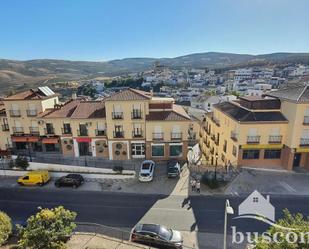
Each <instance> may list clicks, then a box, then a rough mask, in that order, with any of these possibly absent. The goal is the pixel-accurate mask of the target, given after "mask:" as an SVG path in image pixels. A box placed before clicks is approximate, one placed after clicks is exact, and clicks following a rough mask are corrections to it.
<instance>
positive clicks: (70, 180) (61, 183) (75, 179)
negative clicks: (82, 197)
mask: <svg viewBox="0 0 309 249" xmlns="http://www.w3.org/2000/svg"><path fill="white" fill-rule="evenodd" d="M84 181H85V180H84V178H83V177H82V176H81V175H79V174H68V175H66V176H63V177H60V178H59V179H57V180H56V182H55V186H56V187H58V188H59V187H73V188H77V187H79V186H80V185H82V184H83V183H84Z"/></svg>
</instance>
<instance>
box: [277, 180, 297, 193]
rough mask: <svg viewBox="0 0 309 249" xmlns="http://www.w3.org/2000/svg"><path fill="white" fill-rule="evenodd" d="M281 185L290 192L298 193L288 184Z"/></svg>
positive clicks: (281, 183) (282, 183)
mask: <svg viewBox="0 0 309 249" xmlns="http://www.w3.org/2000/svg"><path fill="white" fill-rule="evenodd" d="M279 183H280V185H281V186H282V187H284V188H285V189H287V190H288V191H290V192H293V193H296V192H297V191H296V190H295V189H294V188H292V187H291V186H290V185H289V184H287V183H286V182H282V181H280V182H279Z"/></svg>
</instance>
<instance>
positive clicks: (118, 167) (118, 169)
mask: <svg viewBox="0 0 309 249" xmlns="http://www.w3.org/2000/svg"><path fill="white" fill-rule="evenodd" d="M113 171H115V172H117V173H122V171H123V167H122V166H114V167H113Z"/></svg>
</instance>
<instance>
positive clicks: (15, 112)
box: [10, 110, 21, 117]
mask: <svg viewBox="0 0 309 249" xmlns="http://www.w3.org/2000/svg"><path fill="white" fill-rule="evenodd" d="M10 116H11V117H20V116H21V113H20V110H10Z"/></svg>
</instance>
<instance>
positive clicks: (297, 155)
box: [293, 153, 301, 168]
mask: <svg viewBox="0 0 309 249" xmlns="http://www.w3.org/2000/svg"><path fill="white" fill-rule="evenodd" d="M300 159H301V153H295V155H294V161H293V167H294V168H297V167H299V166H300Z"/></svg>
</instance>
